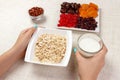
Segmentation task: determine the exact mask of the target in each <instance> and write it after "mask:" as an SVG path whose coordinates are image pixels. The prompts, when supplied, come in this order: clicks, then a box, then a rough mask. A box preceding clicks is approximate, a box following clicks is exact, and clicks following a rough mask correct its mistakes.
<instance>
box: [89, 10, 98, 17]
mask: <svg viewBox="0 0 120 80" xmlns="http://www.w3.org/2000/svg"><path fill="white" fill-rule="evenodd" d="M87 15H88V16H89V17H93V18H96V17H97V16H98V14H97V12H96V11H89V12H88V13H87Z"/></svg>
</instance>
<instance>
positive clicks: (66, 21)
mask: <svg viewBox="0 0 120 80" xmlns="http://www.w3.org/2000/svg"><path fill="white" fill-rule="evenodd" d="M77 18H78V15H76V14H64V13H62V14H61V15H60V20H59V24H58V26H59V27H62V26H63V27H75V25H76V23H77Z"/></svg>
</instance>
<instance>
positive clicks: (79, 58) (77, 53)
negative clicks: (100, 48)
mask: <svg viewBox="0 0 120 80" xmlns="http://www.w3.org/2000/svg"><path fill="white" fill-rule="evenodd" d="M75 55H76V59H77V61H78V62H79V61H81V60H82V59H84V57H83V56H82V55H81V54H80V53H79V52H78V51H77V52H76V54H75Z"/></svg>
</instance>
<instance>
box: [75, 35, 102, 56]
mask: <svg viewBox="0 0 120 80" xmlns="http://www.w3.org/2000/svg"><path fill="white" fill-rule="evenodd" d="M86 34H91V35H96V36H97V37H98V38H100V41H101V43H100V49H99V50H98V51H95V52H88V51H85V50H83V49H82V48H81V47H80V46H79V40H80V38H81V37H82V36H84V35H86ZM77 46H78V49H80V50H81V51H83V52H85V53H90V54H96V53H98V52H100V51H101V50H102V48H103V40H102V38H101V37H99V36H98V34H95V33H85V34H82V35H80V36H79V37H78V40H77Z"/></svg>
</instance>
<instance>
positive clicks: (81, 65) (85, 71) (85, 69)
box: [76, 45, 107, 80]
mask: <svg viewBox="0 0 120 80" xmlns="http://www.w3.org/2000/svg"><path fill="white" fill-rule="evenodd" d="M106 53H107V48H106V47H105V45H104V46H103V49H102V50H101V51H100V52H99V53H97V54H96V55H95V56H93V57H91V58H84V57H83V56H82V55H81V54H80V52H78V51H77V52H76V58H77V62H78V73H79V76H80V80H97V77H98V74H99V72H100V71H101V69H102V67H103V66H104V64H105V55H106Z"/></svg>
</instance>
